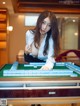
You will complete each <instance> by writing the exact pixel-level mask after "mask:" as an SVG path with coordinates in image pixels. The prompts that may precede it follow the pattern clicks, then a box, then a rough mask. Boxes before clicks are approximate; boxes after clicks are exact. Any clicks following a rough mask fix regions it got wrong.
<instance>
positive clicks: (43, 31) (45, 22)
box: [40, 17, 51, 35]
mask: <svg viewBox="0 0 80 106" xmlns="http://www.w3.org/2000/svg"><path fill="white" fill-rule="evenodd" d="M50 29H51V22H50V19H49V17H47V18H45V19H44V20H43V22H42V25H41V29H40V34H41V35H44V34H46V33H47V32H48V31H49V30H50Z"/></svg>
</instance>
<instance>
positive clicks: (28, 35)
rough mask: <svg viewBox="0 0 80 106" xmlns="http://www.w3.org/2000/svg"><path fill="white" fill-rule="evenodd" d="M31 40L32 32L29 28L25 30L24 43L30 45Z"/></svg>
mask: <svg viewBox="0 0 80 106" xmlns="http://www.w3.org/2000/svg"><path fill="white" fill-rule="evenodd" d="M33 41H34V34H33V33H32V32H31V31H30V30H28V31H27V32H26V45H31V44H32V42H33Z"/></svg>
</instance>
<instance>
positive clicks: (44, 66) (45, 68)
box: [40, 65, 52, 70]
mask: <svg viewBox="0 0 80 106" xmlns="http://www.w3.org/2000/svg"><path fill="white" fill-rule="evenodd" d="M51 69H52V67H49V66H47V65H43V66H42V67H41V68H40V70H51Z"/></svg>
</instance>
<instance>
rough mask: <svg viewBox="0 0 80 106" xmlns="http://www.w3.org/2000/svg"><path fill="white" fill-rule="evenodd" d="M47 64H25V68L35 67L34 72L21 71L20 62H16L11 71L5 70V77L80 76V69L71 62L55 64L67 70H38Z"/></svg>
mask: <svg viewBox="0 0 80 106" xmlns="http://www.w3.org/2000/svg"><path fill="white" fill-rule="evenodd" d="M44 64H45V63H30V64H24V67H31V66H33V67H34V70H19V69H17V67H18V62H15V63H14V64H13V65H12V67H11V69H9V70H4V72H3V76H71V77H77V74H75V73H74V71H76V72H78V73H79V74H80V67H78V66H75V65H74V64H73V63H71V62H66V63H65V62H57V63H55V65H56V66H66V67H68V68H67V69H64V70H60V69H52V70H47V71H46V70H40V69H37V67H38V66H42V65H44Z"/></svg>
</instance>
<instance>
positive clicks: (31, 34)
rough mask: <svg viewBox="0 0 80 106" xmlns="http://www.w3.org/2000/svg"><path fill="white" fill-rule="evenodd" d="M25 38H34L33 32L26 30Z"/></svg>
mask: <svg viewBox="0 0 80 106" xmlns="http://www.w3.org/2000/svg"><path fill="white" fill-rule="evenodd" d="M26 36H27V37H28V36H29V37H30V36H31V37H34V32H33V31H32V30H27V32H26Z"/></svg>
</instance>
